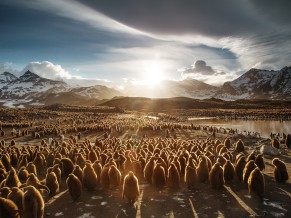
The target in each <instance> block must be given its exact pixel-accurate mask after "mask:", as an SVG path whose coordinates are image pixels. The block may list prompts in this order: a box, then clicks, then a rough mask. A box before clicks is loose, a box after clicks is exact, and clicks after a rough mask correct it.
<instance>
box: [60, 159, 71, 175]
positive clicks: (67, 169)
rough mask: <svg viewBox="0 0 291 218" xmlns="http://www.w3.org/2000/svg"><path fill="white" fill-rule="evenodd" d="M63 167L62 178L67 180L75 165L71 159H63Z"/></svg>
mask: <svg viewBox="0 0 291 218" xmlns="http://www.w3.org/2000/svg"><path fill="white" fill-rule="evenodd" d="M61 165H62V176H63V177H64V178H65V179H66V178H67V177H68V175H69V174H70V173H72V172H73V170H74V164H73V162H72V161H71V159H69V158H62V159H61Z"/></svg>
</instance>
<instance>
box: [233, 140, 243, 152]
mask: <svg viewBox="0 0 291 218" xmlns="http://www.w3.org/2000/svg"><path fill="white" fill-rule="evenodd" d="M244 150H245V145H244V143H243V141H242V140H241V139H239V140H238V141H237V142H236V145H235V151H236V152H237V153H240V152H244Z"/></svg>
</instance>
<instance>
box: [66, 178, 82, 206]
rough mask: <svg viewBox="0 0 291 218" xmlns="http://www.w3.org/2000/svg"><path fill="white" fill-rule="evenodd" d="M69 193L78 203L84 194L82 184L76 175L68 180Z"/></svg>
mask: <svg viewBox="0 0 291 218" xmlns="http://www.w3.org/2000/svg"><path fill="white" fill-rule="evenodd" d="M66 183H67V186H68V189H69V193H70V195H71V197H72V199H73V200H74V201H77V200H78V199H79V198H80V196H81V193H82V183H81V181H80V180H79V179H78V177H77V176H75V175H74V174H72V173H71V174H69V176H68V178H67V180H66Z"/></svg>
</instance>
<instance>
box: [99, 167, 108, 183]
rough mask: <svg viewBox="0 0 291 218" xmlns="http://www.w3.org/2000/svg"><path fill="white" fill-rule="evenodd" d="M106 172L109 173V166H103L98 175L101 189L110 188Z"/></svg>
mask: <svg viewBox="0 0 291 218" xmlns="http://www.w3.org/2000/svg"><path fill="white" fill-rule="evenodd" d="M108 171H109V166H108V165H105V166H104V167H103V169H102V171H101V174H100V183H101V185H102V186H103V188H109V186H110V180H109V175H108Z"/></svg>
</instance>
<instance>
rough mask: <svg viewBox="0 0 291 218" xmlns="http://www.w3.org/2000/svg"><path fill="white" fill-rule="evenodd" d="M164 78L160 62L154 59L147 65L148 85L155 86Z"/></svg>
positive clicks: (146, 81)
mask: <svg viewBox="0 0 291 218" xmlns="http://www.w3.org/2000/svg"><path fill="white" fill-rule="evenodd" d="M162 80H163V69H162V66H161V64H160V63H159V62H157V61H154V62H152V63H151V64H149V65H148V66H147V67H146V70H145V72H144V82H145V83H146V85H149V86H155V85H158V84H160V82H161V81H162Z"/></svg>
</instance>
